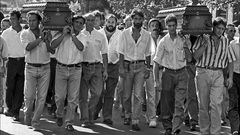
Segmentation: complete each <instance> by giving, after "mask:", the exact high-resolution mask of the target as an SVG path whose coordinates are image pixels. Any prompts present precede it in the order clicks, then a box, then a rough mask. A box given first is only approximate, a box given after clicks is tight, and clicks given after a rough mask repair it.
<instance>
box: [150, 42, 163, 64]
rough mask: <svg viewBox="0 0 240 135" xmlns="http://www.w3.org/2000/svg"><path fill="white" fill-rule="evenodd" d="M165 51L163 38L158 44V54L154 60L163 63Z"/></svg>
mask: <svg viewBox="0 0 240 135" xmlns="http://www.w3.org/2000/svg"><path fill="white" fill-rule="evenodd" d="M163 52H164V42H163V40H161V41H160V42H159V44H158V45H157V49H156V54H155V56H154V58H153V61H154V62H157V63H158V64H159V65H161V63H162V57H163Z"/></svg>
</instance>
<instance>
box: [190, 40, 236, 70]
mask: <svg viewBox="0 0 240 135" xmlns="http://www.w3.org/2000/svg"><path fill="white" fill-rule="evenodd" d="M205 38H207V41H208V42H207V44H208V45H207V48H206V50H205V51H204V52H203V55H202V56H201V57H200V58H199V59H197V60H196V66H198V67H204V68H205V67H211V68H226V67H227V65H228V63H229V62H233V61H235V60H236V57H235V55H234V52H233V49H232V48H231V47H229V45H228V39H227V38H226V37H224V36H221V37H220V38H219V40H220V42H219V47H218V48H216V47H215V45H214V40H213V38H212V36H211V35H206V36H205ZM202 42H203V36H199V37H198V39H197V40H196V42H195V44H194V45H193V52H195V51H196V50H198V49H199V48H200V47H201V46H202Z"/></svg>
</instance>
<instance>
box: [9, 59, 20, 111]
mask: <svg viewBox="0 0 240 135" xmlns="http://www.w3.org/2000/svg"><path fill="white" fill-rule="evenodd" d="M24 68H25V62H24V58H9V60H8V63H7V80H6V85H7V89H6V104H7V107H8V111H9V112H11V113H13V115H19V111H20V108H21V107H22V104H23V97H24V96H23V89H24Z"/></svg>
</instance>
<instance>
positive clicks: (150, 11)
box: [108, 0, 189, 19]
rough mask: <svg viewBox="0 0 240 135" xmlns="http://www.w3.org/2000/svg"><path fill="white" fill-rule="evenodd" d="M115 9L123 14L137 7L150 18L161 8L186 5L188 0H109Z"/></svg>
mask: <svg viewBox="0 0 240 135" xmlns="http://www.w3.org/2000/svg"><path fill="white" fill-rule="evenodd" d="M108 2H109V3H110V6H111V7H112V9H113V11H114V12H115V13H117V14H120V15H122V16H124V15H126V14H129V13H131V11H132V9H133V8H135V7H137V8H140V9H142V10H143V12H144V13H145V16H146V17H147V19H148V18H151V17H155V16H156V15H157V13H158V11H159V10H160V9H163V8H167V7H175V6H180V5H186V4H188V3H189V1H188V0H108Z"/></svg>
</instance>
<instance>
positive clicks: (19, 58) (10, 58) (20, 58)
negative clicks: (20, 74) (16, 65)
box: [8, 57, 24, 61]
mask: <svg viewBox="0 0 240 135" xmlns="http://www.w3.org/2000/svg"><path fill="white" fill-rule="evenodd" d="M8 59H9V60H16V61H20V60H24V57H16V58H13V57H8Z"/></svg>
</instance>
